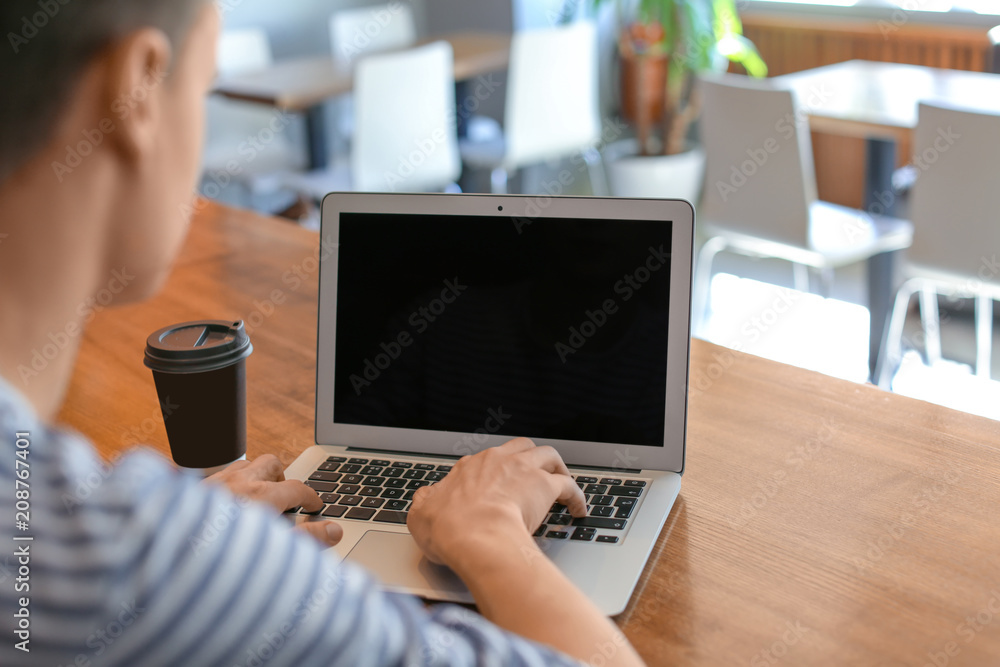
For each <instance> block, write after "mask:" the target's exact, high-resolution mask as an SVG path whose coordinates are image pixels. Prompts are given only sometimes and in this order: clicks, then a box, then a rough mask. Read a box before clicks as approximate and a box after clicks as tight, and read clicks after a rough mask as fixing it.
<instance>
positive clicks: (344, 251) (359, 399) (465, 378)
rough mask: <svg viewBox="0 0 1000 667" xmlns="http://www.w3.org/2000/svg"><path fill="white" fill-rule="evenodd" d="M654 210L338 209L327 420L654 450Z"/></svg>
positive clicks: (657, 344) (665, 324)
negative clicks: (648, 213)
mask: <svg viewBox="0 0 1000 667" xmlns="http://www.w3.org/2000/svg"><path fill="white" fill-rule="evenodd" d="M670 240H671V224H670V223H669V222H667V221H656V222H652V221H628V220H591V219H585V220H569V219H539V220H533V221H527V220H524V219H518V218H509V217H500V216H483V217H468V216H442V215H433V216H430V215H428V216H423V215H385V214H350V213H345V214H342V215H341V218H340V249H339V269H338V271H339V275H338V282H337V284H338V288H337V346H336V365H335V374H336V377H335V399H334V420H335V421H336V422H337V423H345V424H364V425H371V426H387V427H397V428H413V429H432V430H440V431H457V432H461V433H476V432H478V433H497V434H501V435H509V436H527V437H540V438H556V439H567V440H587V441H596V442H616V443H630V444H637V445H645V446H661V447H662V446H663V431H664V411H665V403H666V371H667V336H668V328H669V321H668V311H669V295H670V251H671V246H670Z"/></svg>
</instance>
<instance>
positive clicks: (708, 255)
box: [691, 236, 726, 336]
mask: <svg viewBox="0 0 1000 667" xmlns="http://www.w3.org/2000/svg"><path fill="white" fill-rule="evenodd" d="M725 249H726V240H725V239H724V238H722V237H721V236H716V237H713V238H710V239H709V240H707V241H705V245H703V246H702V247H701V251H700V252H699V253H698V265H697V266H696V267H695V276H694V289H693V298H692V302H691V313H692V320H693V321H692V322H691V333H692V335H694V336H698V335H701V334H703V333H704V330H705V326H706V325H707V324H708V316H709V313H710V306H711V291H712V264H713V263H714V262H715V256H716V255H718V254H719V253H720V252H722V251H723V250H725Z"/></svg>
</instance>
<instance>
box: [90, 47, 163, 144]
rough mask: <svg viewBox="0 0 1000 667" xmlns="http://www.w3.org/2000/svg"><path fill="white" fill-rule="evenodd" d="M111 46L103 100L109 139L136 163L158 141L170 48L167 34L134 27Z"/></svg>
mask: <svg viewBox="0 0 1000 667" xmlns="http://www.w3.org/2000/svg"><path fill="white" fill-rule="evenodd" d="M111 49H112V50H111V52H110V53H108V55H107V57H108V61H107V62H108V69H107V73H108V78H107V82H108V85H107V86H106V88H105V92H106V99H105V100H104V101H105V103H106V108H107V109H108V110H109V111H110V114H109V116H108V119H109V120H110V122H111V123H113V124H114V128H115V131H114V132H112V133H111V134H110V136H109V137H108V138H109V139H110V140H111V142H112V144H113V145H114V146H115V147H116V148H118V149H119V150H120V151H121V153H122V155H123V157H124V158H125V159H126V160H129V161H133V162H136V161H140V160H141V159H142V158H143V157H145V156H148V155H150V154H151V153H152V152H153V151H154V150H155V147H156V144H157V140H158V136H157V135H158V134H159V132H160V131H161V123H162V122H163V117H164V104H165V103H166V101H167V97H166V95H165V86H164V80H165V79H166V78H167V76H168V74H169V71H170V65H171V60H172V58H173V50H172V48H171V46H170V40H169V38H168V37H167V36H166V34H164V33H163V31H161V30H158V29H156V28H143V29H141V30H136V31H135V32H132V33H130V34H129V35H128V36H126V37H125V38H123V39H121V40H119V41H117V42H116V43H115V44H114V45H113V46H112V47H111Z"/></svg>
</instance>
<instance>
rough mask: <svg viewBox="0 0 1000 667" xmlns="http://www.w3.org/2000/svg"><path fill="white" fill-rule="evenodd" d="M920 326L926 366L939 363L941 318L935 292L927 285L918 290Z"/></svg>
mask: <svg viewBox="0 0 1000 667" xmlns="http://www.w3.org/2000/svg"><path fill="white" fill-rule="evenodd" d="M920 325H921V326H922V327H923V331H924V341H925V343H924V350H925V354H926V356H927V365H928V366H933V365H934V364H936V363H937V362H939V361H941V318H940V316H939V314H938V301H937V292H936V291H935V290H934V288H932V287H930V286H929V285H923V286H921V288H920Z"/></svg>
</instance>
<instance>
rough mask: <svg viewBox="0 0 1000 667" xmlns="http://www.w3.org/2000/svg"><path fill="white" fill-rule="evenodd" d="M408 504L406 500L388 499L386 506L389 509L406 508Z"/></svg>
mask: <svg viewBox="0 0 1000 667" xmlns="http://www.w3.org/2000/svg"><path fill="white" fill-rule="evenodd" d="M408 504H409V503H407V502H406V501H405V500H387V501H386V503H385V508H386V509H387V510H405V509H406V506H407V505H408Z"/></svg>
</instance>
